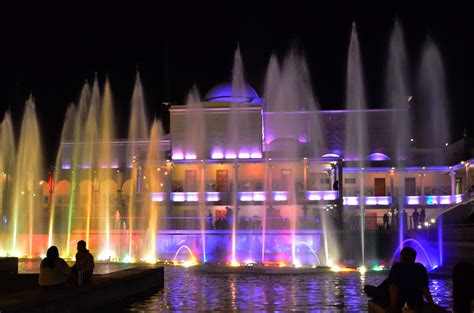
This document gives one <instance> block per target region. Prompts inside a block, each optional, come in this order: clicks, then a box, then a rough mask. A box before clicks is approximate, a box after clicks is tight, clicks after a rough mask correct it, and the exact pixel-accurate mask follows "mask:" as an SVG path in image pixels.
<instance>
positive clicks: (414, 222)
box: [411, 208, 420, 229]
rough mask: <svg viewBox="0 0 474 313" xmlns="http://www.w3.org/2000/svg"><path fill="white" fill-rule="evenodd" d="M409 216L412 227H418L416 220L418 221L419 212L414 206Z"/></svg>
mask: <svg viewBox="0 0 474 313" xmlns="http://www.w3.org/2000/svg"><path fill="white" fill-rule="evenodd" d="M411 218H412V219H413V227H414V228H415V229H418V222H419V218H420V213H418V211H417V210H416V208H415V211H413V214H412V215H411Z"/></svg>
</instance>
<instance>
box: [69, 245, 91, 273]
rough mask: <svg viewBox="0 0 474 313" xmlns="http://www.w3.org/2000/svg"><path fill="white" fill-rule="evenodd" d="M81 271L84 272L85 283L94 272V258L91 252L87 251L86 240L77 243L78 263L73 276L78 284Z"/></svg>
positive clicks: (74, 266)
mask: <svg viewBox="0 0 474 313" xmlns="http://www.w3.org/2000/svg"><path fill="white" fill-rule="evenodd" d="M79 271H81V272H82V275H83V276H82V277H83V281H84V282H87V281H89V280H90V279H91V278H92V273H93V272H94V257H93V256H92V254H91V253H90V252H89V250H87V249H86V242H85V241H84V240H79V241H78V242H77V253H76V263H75V264H74V265H73V267H72V276H73V279H74V280H75V281H76V282H77V281H79V279H78V272H79Z"/></svg>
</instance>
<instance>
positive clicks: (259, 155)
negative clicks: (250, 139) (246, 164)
mask: <svg viewBox="0 0 474 313" xmlns="http://www.w3.org/2000/svg"><path fill="white" fill-rule="evenodd" d="M250 158H252V159H261V158H262V153H261V152H252V153H251V154H250Z"/></svg>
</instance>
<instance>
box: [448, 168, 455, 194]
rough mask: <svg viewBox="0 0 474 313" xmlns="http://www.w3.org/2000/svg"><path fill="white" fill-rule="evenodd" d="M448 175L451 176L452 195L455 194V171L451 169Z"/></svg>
mask: <svg viewBox="0 0 474 313" xmlns="http://www.w3.org/2000/svg"><path fill="white" fill-rule="evenodd" d="M449 176H450V177H451V195H452V196H454V195H455V194H456V171H455V170H451V172H449Z"/></svg>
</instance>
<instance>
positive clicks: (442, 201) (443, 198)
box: [439, 196, 452, 204]
mask: <svg viewBox="0 0 474 313" xmlns="http://www.w3.org/2000/svg"><path fill="white" fill-rule="evenodd" d="M439 198H440V199H439V203H440V204H451V203H452V200H451V196H440V197H439Z"/></svg>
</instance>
